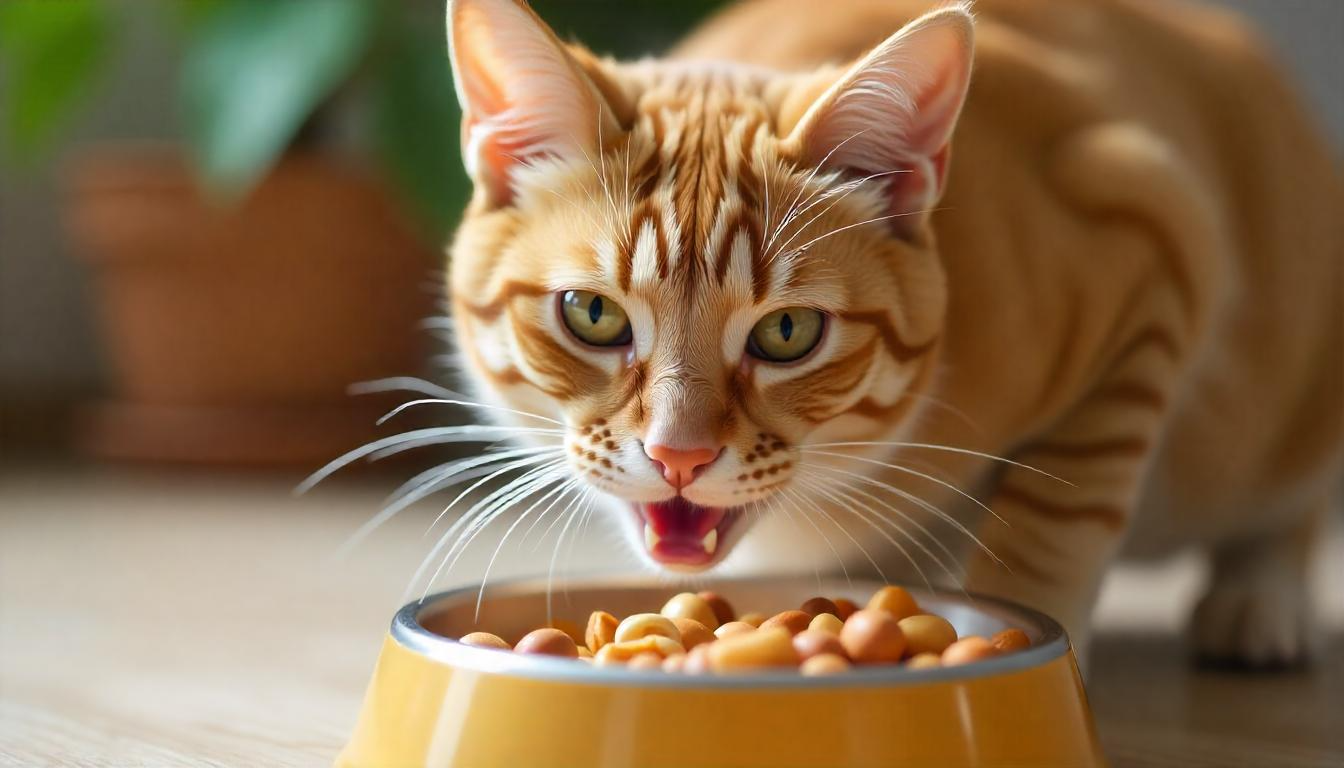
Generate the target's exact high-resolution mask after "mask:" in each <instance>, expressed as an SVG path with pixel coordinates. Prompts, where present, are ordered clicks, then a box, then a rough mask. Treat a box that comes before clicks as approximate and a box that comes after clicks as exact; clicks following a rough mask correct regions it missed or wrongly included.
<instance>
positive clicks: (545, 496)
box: [475, 478, 579, 621]
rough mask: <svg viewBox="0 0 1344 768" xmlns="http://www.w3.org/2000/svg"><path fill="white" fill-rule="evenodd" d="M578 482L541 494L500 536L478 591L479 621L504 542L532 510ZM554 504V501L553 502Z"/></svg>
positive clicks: (557, 496) (567, 481)
mask: <svg viewBox="0 0 1344 768" xmlns="http://www.w3.org/2000/svg"><path fill="white" fill-rule="evenodd" d="M578 482H579V481H578V480H577V479H574V478H570V479H569V480H565V481H564V482H562V483H560V484H558V485H556V486H555V487H554V488H552V489H551V490H549V491H547V492H546V493H545V494H542V495H540V496H539V497H538V498H537V500H536V501H534V502H532V505H531V506H529V507H528V508H527V509H526V510H524V511H523V512H522V514H520V515H518V519H516V520H514V521H513V522H512V523H510V524H509V527H508V528H507V529H506V530H505V531H504V535H503V536H501V537H500V538H499V543H498V544H496V545H495V551H494V552H492V553H491V554H490V559H489V560H488V561H487V562H486V564H485V572H484V573H483V574H482V575H481V586H480V589H478V590H477V591H476V617H475V620H476V621H479V620H480V618H481V603H482V602H483V601H484V600H485V586H486V585H487V584H489V583H490V571H491V570H492V569H493V568H494V567H495V560H496V559H497V558H498V557H499V553H500V550H502V549H504V544H505V542H507V541H508V540H509V536H511V535H512V534H513V532H514V531H515V530H517V528H518V526H519V525H522V524H523V521H525V520H527V517H528V515H530V514H532V511H533V510H534V509H536V508H537V507H538V506H540V505H541V504H542V503H543V502H545V501H546V500H547V499H549V498H551V497H552V496H554V497H556V500H557V501H558V500H559V499H560V498H561V497H563V495H564V494H565V493H568V491H569V489H570V488H573V487H574V486H575V485H576V484H577V483H578ZM536 493H540V490H538V491H537V492H536ZM552 504H554V502H552ZM546 509H547V510H550V507H547V508H546ZM543 515H545V512H542V513H541V515H539V516H538V517H541V516H543Z"/></svg>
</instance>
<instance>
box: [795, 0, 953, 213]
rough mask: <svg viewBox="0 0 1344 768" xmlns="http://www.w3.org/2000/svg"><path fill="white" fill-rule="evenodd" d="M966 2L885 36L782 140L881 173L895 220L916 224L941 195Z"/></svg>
mask: <svg viewBox="0 0 1344 768" xmlns="http://www.w3.org/2000/svg"><path fill="white" fill-rule="evenodd" d="M973 30H974V24H973V22H972V20H971V15H970V13H968V12H967V10H966V8H965V6H962V5H955V6H951V7H948V8H943V9H940V10H936V11H933V12H931V13H928V14H926V15H924V16H922V17H920V18H918V19H916V20H915V21H912V22H911V23H910V24H908V25H906V26H905V27H904V28H903V29H901V31H900V32H897V33H896V34H895V35H893V36H891V37H889V38H887V39H886V40H885V41H884V42H882V43H881V44H880V45H878V46H877V47H876V48H874V49H873V50H872V52H870V53H869V54H868V55H867V56H865V57H864V58H863V59H861V60H860V61H859V62H858V63H857V64H855V65H854V66H853V67H851V68H850V69H849V71H847V72H846V73H845V74H844V75H843V76H842V77H841V78H840V79H839V80H838V81H837V82H835V83H834V84H833V85H832V86H831V87H830V88H828V89H827V90H826V91H825V92H824V93H823V94H822V95H821V96H820V97H819V98H817V99H816V101H814V102H813V103H812V105H811V107H809V108H808V109H807V111H806V113H804V114H803V116H802V118H801V119H800V120H799V121H798V124H797V125H796V126H795V128H794V130H793V131H792V132H791V133H790V134H789V136H788V138H787V139H786V140H785V142H786V146H787V147H789V148H790V149H792V150H793V151H794V152H796V153H797V154H798V156H800V157H801V158H802V159H803V160H804V161H805V162H808V163H811V164H815V165H820V166H822V167H824V168H829V169H839V170H845V171H849V172H851V173H852V174H854V175H857V176H870V175H873V174H886V173H890V174H891V175H890V176H883V177H881V178H882V180H883V181H884V182H887V184H886V188H887V189H889V190H890V195H891V205H890V210H889V212H888V214H889V215H890V216H891V218H890V219H889V222H890V223H891V226H892V228H893V229H894V230H895V231H896V232H897V233H898V234H900V235H903V236H907V235H911V234H912V233H914V232H916V231H918V229H919V227H920V226H921V224H922V223H923V222H924V221H925V220H926V219H927V217H928V213H929V210H930V209H931V208H932V207H933V206H934V204H936V203H937V201H938V198H939V197H940V196H941V195H942V191H943V181H944V178H945V176H946V173H947V161H948V151H949V146H950V142H951V138H952V131H953V129H954V128H955V127H956V124H957V116H958V115H959V114H960V113H961V107H962V104H963V103H964V102H965V100H966V89H967V87H968V85H969V83H970V78H971V58H972V38H973Z"/></svg>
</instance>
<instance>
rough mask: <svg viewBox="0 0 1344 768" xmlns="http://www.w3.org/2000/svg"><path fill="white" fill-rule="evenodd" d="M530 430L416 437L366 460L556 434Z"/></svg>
mask: <svg viewBox="0 0 1344 768" xmlns="http://www.w3.org/2000/svg"><path fill="white" fill-rule="evenodd" d="M492 426H493V425H492ZM445 429H452V427H445ZM532 430H533V428H531V427H518V428H514V429H509V428H507V427H502V428H500V429H499V430H497V431H496V430H494V429H493V428H492V429H491V431H490V432H485V433H478V434H479V436H474V435H473V434H472V433H465V434H461V435H456V436H452V435H449V436H445V437H434V436H429V437H417V438H414V439H409V440H404V441H401V442H398V443H397V444H396V445H390V446H384V447H382V448H379V449H378V450H376V451H374V452H372V453H370V454H368V455H367V457H366V460H367V461H370V462H374V461H382V460H383V459H385V458H387V457H388V456H395V455H397V454H399V453H405V452H406V451H413V450H415V449H416V448H424V447H425V446H428V445H447V444H449V443H485V444H486V447H487V448H492V447H494V446H496V445H498V444H499V443H501V442H503V441H506V440H509V439H511V438H514V437H517V436H518V435H536V436H537V437H538V438H540V439H543V440H545V439H550V438H554V437H557V435H554V434H552V433H551V432H549V431H542V432H540V433H538V432H534V431H532ZM559 446H560V444H559V443H554V444H550V445H548V446H547V447H559Z"/></svg>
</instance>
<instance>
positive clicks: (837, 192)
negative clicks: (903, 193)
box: [766, 170, 910, 266]
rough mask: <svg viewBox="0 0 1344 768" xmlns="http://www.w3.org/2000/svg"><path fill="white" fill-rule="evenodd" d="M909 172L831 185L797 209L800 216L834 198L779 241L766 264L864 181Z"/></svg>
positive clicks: (884, 172)
mask: <svg viewBox="0 0 1344 768" xmlns="http://www.w3.org/2000/svg"><path fill="white" fill-rule="evenodd" d="M909 172H910V171H908V170H895V171H882V172H881V173H873V174H869V175H868V176H864V177H863V178H861V179H855V180H854V181H848V182H845V183H844V184H841V185H840V186H838V187H833V188H832V189H831V190H828V191H827V192H825V193H824V194H821V195H819V196H817V198H816V199H815V200H813V201H812V202H810V203H808V204H807V206H805V207H804V208H803V209H802V210H800V211H798V213H797V216H801V215H803V214H804V213H806V212H807V211H808V210H810V209H811V208H812V207H813V206H816V205H819V204H821V203H824V202H826V201H827V200H830V199H831V198H832V197H834V198H835V199H834V200H833V201H832V202H831V204H830V205H828V206H826V207H825V208H823V209H822V210H821V211H820V212H818V213H816V214H814V215H813V216H812V218H810V219H808V220H807V222H806V223H804V224H802V225H801V226H799V227H797V228H795V229H794V231H793V234H792V235H789V239H788V240H785V241H784V242H782V243H780V244H779V247H778V248H777V249H776V250H775V252H774V254H772V255H771V256H770V258H769V259H767V260H766V265H767V266H768V265H770V264H773V263H774V262H775V259H777V258H779V256H780V255H781V254H782V253H784V250H785V249H786V248H788V247H789V244H790V243H792V242H793V241H794V240H796V239H798V236H799V235H801V234H802V233H804V232H806V231H807V228H808V227H810V226H812V225H813V224H814V223H816V221H817V220H818V219H820V218H821V217H822V216H825V215H826V214H828V213H830V212H831V210H832V209H833V208H835V206H837V205H839V204H840V203H841V202H843V201H844V199H845V198H847V197H849V196H850V194H851V193H853V192H854V190H856V189H858V188H859V187H861V186H863V185H864V183H866V182H869V181H872V180H873V179H877V178H881V177H883V176H890V175H892V174H896V173H909ZM795 218H796V217H795Z"/></svg>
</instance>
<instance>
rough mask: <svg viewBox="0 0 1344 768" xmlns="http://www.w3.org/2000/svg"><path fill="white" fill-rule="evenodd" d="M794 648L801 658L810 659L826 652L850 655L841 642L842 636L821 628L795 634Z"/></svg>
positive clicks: (833, 654) (835, 654)
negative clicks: (839, 636)
mask: <svg viewBox="0 0 1344 768" xmlns="http://www.w3.org/2000/svg"><path fill="white" fill-rule="evenodd" d="M793 650H794V651H796V652H797V653H798V658H800V659H810V658H812V657H813V656H821V655H824V654H830V655H832V656H848V655H849V654H848V653H846V652H845V646H843V645H841V644H840V638H838V637H836V636H835V635H832V634H831V633H830V632H823V631H821V630H819V629H805V630H803V631H802V632H799V633H798V634H796V635H794V636H793Z"/></svg>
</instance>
